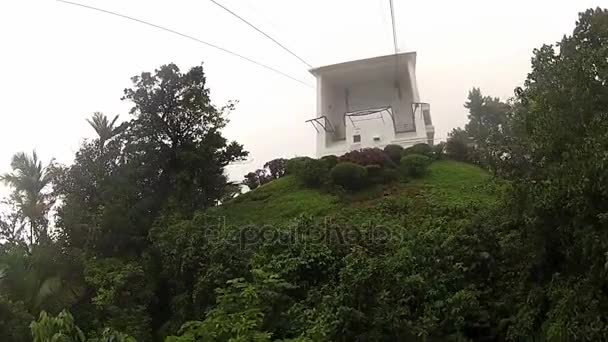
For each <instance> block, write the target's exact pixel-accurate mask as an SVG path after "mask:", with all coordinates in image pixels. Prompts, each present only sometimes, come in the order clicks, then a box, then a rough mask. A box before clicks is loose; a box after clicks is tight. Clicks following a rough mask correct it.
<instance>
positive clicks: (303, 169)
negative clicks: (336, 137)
mask: <svg viewBox="0 0 608 342" xmlns="http://www.w3.org/2000/svg"><path fill="white" fill-rule="evenodd" d="M328 171H329V168H328V167H327V163H326V162H325V161H323V160H320V159H312V158H308V159H306V160H303V161H301V162H300V164H299V165H298V167H297V168H296V169H295V171H294V174H295V176H296V178H298V179H299V180H300V181H301V182H302V183H304V184H305V185H306V186H310V187H318V186H320V185H321V184H323V182H325V180H326V179H327V172H328Z"/></svg>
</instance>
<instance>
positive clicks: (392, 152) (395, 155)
mask: <svg viewBox="0 0 608 342" xmlns="http://www.w3.org/2000/svg"><path fill="white" fill-rule="evenodd" d="M384 153H385V154H386V155H387V156H388V157H389V158H391V160H392V161H393V162H394V163H399V162H400V161H401V154H402V153H403V146H401V145H394V144H391V145H386V146H385V147H384Z"/></svg>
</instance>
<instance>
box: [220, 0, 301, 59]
mask: <svg viewBox="0 0 608 342" xmlns="http://www.w3.org/2000/svg"><path fill="white" fill-rule="evenodd" d="M209 1H211V2H212V3H214V4H215V5H216V6H218V7H220V8H222V9H223V10H224V11H226V12H228V13H230V14H232V15H233V16H234V17H236V18H237V19H239V20H240V21H242V22H244V23H245V24H247V25H248V26H249V27H251V28H253V29H254V30H256V31H258V32H259V33H261V34H262V35H264V36H265V37H266V38H268V39H270V40H271V41H272V42H274V43H275V44H277V45H278V46H280V47H281V48H282V49H283V50H285V51H287V52H288V53H289V54H291V55H292V56H294V57H295V58H297V59H298V60H300V62H302V63H304V64H306V65H307V66H308V67H309V68H311V69H312V65H310V63H308V62H307V61H305V60H304V59H303V58H301V57H300V56H298V55H296V54H295V52H293V51H291V50H290V49H288V48H287V47H285V46H284V45H283V44H281V43H279V42H278V41H277V40H276V39H274V38H272V37H271V36H269V35H268V34H266V32H264V31H262V30H260V29H259V28H257V27H256V26H255V25H253V24H252V23H250V22H249V21H247V20H246V19H244V18H243V17H241V16H240V15H238V14H236V13H235V12H234V11H231V10H230V9H229V8H227V7H226V6H224V5H222V4H220V3H219V2H217V1H215V0H209Z"/></svg>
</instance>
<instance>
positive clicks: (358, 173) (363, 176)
mask: <svg viewBox="0 0 608 342" xmlns="http://www.w3.org/2000/svg"><path fill="white" fill-rule="evenodd" d="M370 166H372V165H370ZM373 166H375V167H378V166H377V165H373ZM367 173H368V169H367V168H365V167H363V166H361V165H358V164H355V163H350V162H342V163H338V165H336V166H334V168H333V169H331V171H330V172H329V175H330V177H331V180H332V181H333V182H334V183H335V184H337V185H340V186H342V187H344V188H345V189H348V190H357V189H361V188H362V187H363V186H365V183H366V182H367Z"/></svg>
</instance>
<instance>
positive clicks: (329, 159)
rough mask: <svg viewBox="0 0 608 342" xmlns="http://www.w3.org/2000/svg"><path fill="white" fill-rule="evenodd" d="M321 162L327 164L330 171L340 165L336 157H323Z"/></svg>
mask: <svg viewBox="0 0 608 342" xmlns="http://www.w3.org/2000/svg"><path fill="white" fill-rule="evenodd" d="M321 160H323V161H324V162H325V163H326V164H327V169H328V170H331V169H333V168H334V166H336V165H337V164H338V157H337V156H334V155H329V156H323V157H321Z"/></svg>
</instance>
